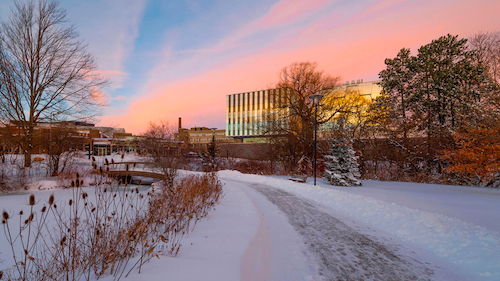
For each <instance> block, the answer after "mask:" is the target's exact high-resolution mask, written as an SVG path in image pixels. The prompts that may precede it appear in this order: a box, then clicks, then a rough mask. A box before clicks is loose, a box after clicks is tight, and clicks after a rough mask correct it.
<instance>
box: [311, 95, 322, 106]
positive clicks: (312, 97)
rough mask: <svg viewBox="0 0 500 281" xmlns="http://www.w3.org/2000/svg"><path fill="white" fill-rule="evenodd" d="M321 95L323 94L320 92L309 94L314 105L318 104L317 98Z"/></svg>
mask: <svg viewBox="0 0 500 281" xmlns="http://www.w3.org/2000/svg"><path fill="white" fill-rule="evenodd" d="M323 97H324V96H323V95H322V94H312V95H310V96H309V98H310V99H312V100H313V102H314V105H318V104H319V100H321V98H323Z"/></svg>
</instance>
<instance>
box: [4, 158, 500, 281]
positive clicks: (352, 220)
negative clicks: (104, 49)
mask: <svg viewBox="0 0 500 281" xmlns="http://www.w3.org/2000/svg"><path fill="white" fill-rule="evenodd" d="M116 158H117V159H115V161H117V160H119V156H117V157H116ZM134 158H135V157H134ZM125 160H128V159H125ZM134 160H136V159H134ZM219 176H220V178H221V180H222V181H223V183H225V185H224V192H225V197H224V198H223V199H222V201H221V203H220V204H219V205H217V206H216V210H214V211H212V213H211V214H210V215H209V216H208V218H205V219H203V220H202V221H200V222H199V223H198V224H197V226H196V228H195V229H194V231H193V232H191V233H189V235H188V236H186V237H185V238H184V239H183V241H182V247H181V249H180V251H179V254H178V256H176V257H164V256H162V257H161V258H160V259H154V260H152V261H151V262H149V263H148V264H146V265H145V266H143V268H142V271H141V273H140V274H139V273H138V272H137V271H134V272H132V273H131V275H130V276H129V277H127V279H126V280H222V281H223V280H323V279H322V277H321V275H320V274H319V271H320V270H319V268H318V263H317V260H316V259H315V257H314V255H313V253H311V251H310V249H309V248H308V247H307V246H306V244H305V243H304V242H307V241H306V240H304V238H303V237H302V236H301V235H300V234H299V233H298V232H297V231H296V230H295V229H294V228H293V227H292V225H291V224H290V223H289V220H288V218H287V217H286V215H285V214H283V212H282V211H281V210H280V209H279V208H277V207H276V206H275V205H274V204H272V203H270V202H269V201H268V200H267V199H266V197H265V196H263V195H262V194H260V193H259V192H258V191H256V190H255V189H254V188H252V186H256V185H265V186H268V187H272V188H276V189H278V190H283V191H286V192H289V193H291V194H294V195H296V196H297V197H298V198H302V199H307V200H309V201H310V202H312V203H313V204H316V205H317V206H319V207H320V208H321V209H322V210H323V211H325V212H326V213H328V214H330V215H332V216H333V217H335V218H337V219H339V220H341V221H343V222H345V223H346V224H347V225H349V226H351V227H353V228H354V229H357V230H358V231H360V232H361V233H364V234H367V233H369V236H370V237H374V239H375V240H380V241H386V240H387V241H388V240H389V239H390V241H391V243H394V244H399V245H403V246H404V248H405V249H406V250H404V251H402V253H406V254H407V255H408V258H412V259H417V260H418V259H421V260H420V261H421V262H423V263H427V266H428V267H429V268H430V269H432V270H433V271H434V274H433V275H431V277H430V278H431V279H434V280H455V279H456V278H457V276H460V275H461V276H463V277H462V278H463V280H471V279H472V280H474V279H475V280H500V233H499V231H500V226H499V225H500V220H499V218H500V190H492V189H484V188H473V187H455V186H441V185H428V184H414V183H396V182H379V181H364V182H363V184H364V185H363V186H362V187H333V186H330V185H328V184H327V183H325V182H324V181H323V180H322V179H318V186H313V184H312V179H308V181H307V183H306V184H301V183H294V182H291V181H289V180H287V178H286V177H276V176H257V175H246V174H241V173H239V172H234V171H220V172H219ZM89 188H91V187H89ZM30 193H35V194H36V196H37V198H40V199H42V198H45V197H48V196H49V195H50V194H51V193H54V194H56V198H64V197H68V196H69V194H70V192H69V190H61V189H54V190H50V191H44V190H36V191H26V192H24V193H21V194H11V195H3V196H0V210H2V209H6V210H8V211H9V212H11V213H17V212H18V211H19V210H20V209H21V208H23V207H24V208H25V207H26V202H27V198H28V194H30ZM66 193H68V194H66ZM2 232H3V231H2ZM0 252H1V253H0V260H5V262H4V263H0V269H1V268H5V267H6V266H7V264H8V261H9V260H10V259H9V257H8V255H9V249H8V245H6V241H5V237H4V236H3V233H0ZM400 253H401V252H400ZM422 277H423V278H425V276H422ZM103 280H112V278H110V277H107V278H103Z"/></svg>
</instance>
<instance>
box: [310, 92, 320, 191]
mask: <svg viewBox="0 0 500 281" xmlns="http://www.w3.org/2000/svg"><path fill="white" fill-rule="evenodd" d="M309 98H310V99H312V100H313V103H314V185H316V151H317V136H316V135H317V131H318V130H317V127H318V104H319V101H320V100H321V98H323V95H322V94H313V95H310V96H309Z"/></svg>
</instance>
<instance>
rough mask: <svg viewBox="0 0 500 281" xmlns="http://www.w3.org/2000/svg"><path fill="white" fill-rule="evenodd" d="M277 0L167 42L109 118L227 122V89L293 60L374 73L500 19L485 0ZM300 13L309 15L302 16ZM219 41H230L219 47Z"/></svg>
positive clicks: (242, 88)
mask: <svg viewBox="0 0 500 281" xmlns="http://www.w3.org/2000/svg"><path fill="white" fill-rule="evenodd" d="M297 2H298V1H297ZM280 3H291V2H288V1H285V0H283V1H280V2H279V3H278V4H276V5H275V6H273V7H271V8H270V9H269V12H268V13H267V14H266V15H264V16H262V17H260V18H255V19H251V20H250V21H249V24H247V25H244V26H243V27H241V28H240V29H239V30H237V31H235V32H232V33H230V34H227V35H226V36H225V37H223V38H221V39H220V40H219V41H218V42H216V43H215V44H214V47H213V48H206V49H202V50H199V51H194V50H193V51H192V52H188V51H187V52H185V53H182V55H183V56H182V57H178V56H177V54H176V53H175V52H172V51H170V49H169V47H165V52H164V53H163V56H162V57H161V58H159V59H158V65H157V66H156V67H155V68H153V69H152V70H151V72H150V75H149V80H148V82H147V83H146V85H145V86H144V87H143V88H141V89H139V90H138V95H137V96H135V97H133V98H132V101H131V103H130V104H131V106H130V108H129V109H128V110H127V111H126V112H125V114H123V115H121V116H109V117H107V119H106V120H107V121H114V122H115V123H120V124H126V125H127V126H126V129H127V130H128V131H131V132H134V133H137V132H140V131H142V128H145V126H146V125H147V122H148V121H151V120H153V121H154V120H158V119H168V120H170V121H175V120H176V119H177V118H178V117H182V118H183V124H184V125H185V126H186V127H188V126H207V127H213V126H217V127H219V128H224V124H225V104H226V95H228V94H233V93H240V92H247V91H253V90H259V89H263V88H265V87H267V86H269V85H272V84H273V83H275V82H276V81H277V73H278V71H279V70H280V69H282V68H283V67H284V66H286V65H289V64H290V63H292V62H295V61H317V62H318V64H319V67H320V68H321V69H323V70H325V72H327V73H329V74H332V75H341V76H343V77H344V78H345V79H346V80H352V79H360V78H363V79H364V80H365V81H369V80H375V79H377V78H378V72H379V71H380V70H382V69H383V68H384V59H385V58H388V57H394V56H395V55H396V54H397V52H398V50H399V49H401V48H403V47H410V48H412V51H413V52H414V53H416V48H418V47H419V46H421V45H423V44H427V43H429V42H430V41H431V40H432V39H435V38H437V37H439V36H441V35H445V34H447V33H452V34H459V35H460V36H463V37H466V36H469V35H471V34H473V33H475V32H478V31H480V30H483V31H493V30H496V29H497V27H498V26H500V18H498V17H496V16H495V11H497V10H498V9H500V3H497V4H495V5H491V1H488V0H483V1H474V2H472V1H470V2H467V1H463V2H455V1H452V0H444V1H439V3H437V2H435V1H407V2H400V1H370V2H369V3H371V4H370V5H364V6H363V5H360V4H359V3H354V2H351V1H345V2H338V3H336V5H329V3H330V2H327V1H316V2H313V4H314V3H316V4H315V5H316V6H314V5H313V8H310V9H306V10H301V8H299V6H296V7H289V8H287V7H286V6H283V5H284V4H280ZM297 5H298V4H297ZM302 7H303V6H302ZM287 9H288V10H287ZM320 10H321V13H320V14H317V13H318V11H320ZM346 11H347V12H346ZM272 15H274V16H275V17H276V19H272ZM311 15H314V17H313V16H311ZM304 17H309V18H311V17H312V20H308V21H303V20H302V19H303V18H304ZM471 23H473V24H471ZM227 24H230V23H227ZM259 26H260V27H259ZM269 26H273V28H276V29H277V32H276V33H272V34H271V35H272V36H271V37H269V38H266V37H265V36H262V37H261V38H259V39H260V40H262V41H259V42H258V43H256V44H248V45H246V44H245V43H244V42H245V41H247V42H254V41H251V40H250V39H249V38H250V37H251V35H252V34H256V33H261V32H262V31H263V30H265V29H267V28H268V27H269ZM290 26H292V27H293V30H290ZM276 34H278V35H277V36H275V35H276ZM253 39H254V38H253ZM239 44H242V45H239ZM255 45H261V46H260V48H257V46H255ZM224 46H232V47H233V48H228V49H223V51H221V52H216V51H217V50H219V49H220V48H224ZM194 70H196V71H198V72H195V71H194ZM172 77H175V78H172Z"/></svg>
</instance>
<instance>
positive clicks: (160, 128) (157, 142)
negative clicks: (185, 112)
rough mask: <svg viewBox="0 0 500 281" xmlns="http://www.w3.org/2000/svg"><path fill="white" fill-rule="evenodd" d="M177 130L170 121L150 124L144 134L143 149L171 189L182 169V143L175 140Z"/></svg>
mask: <svg viewBox="0 0 500 281" xmlns="http://www.w3.org/2000/svg"><path fill="white" fill-rule="evenodd" d="M176 130H177V128H176V127H175V126H172V125H170V123H169V122H168V121H165V120H161V121H159V122H158V123H154V122H150V123H149V126H148V129H147V130H146V132H145V133H143V134H142V135H143V137H144V139H143V140H142V142H141V147H142V149H143V150H144V151H145V152H146V153H147V155H148V156H149V157H150V160H151V162H152V163H153V164H154V166H155V167H156V168H157V169H159V170H160V172H161V173H162V174H163V176H164V182H165V185H166V187H167V188H171V187H172V186H173V184H174V179H175V177H176V176H177V170H178V169H179V168H180V166H181V163H180V160H181V157H180V142H179V141H177V140H176V139H175V132H176Z"/></svg>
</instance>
